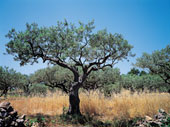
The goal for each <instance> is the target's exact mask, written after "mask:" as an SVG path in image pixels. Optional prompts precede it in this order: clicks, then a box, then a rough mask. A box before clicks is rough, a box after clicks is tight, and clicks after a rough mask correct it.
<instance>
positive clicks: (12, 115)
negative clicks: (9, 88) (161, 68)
mask: <svg viewBox="0 0 170 127" xmlns="http://www.w3.org/2000/svg"><path fill="white" fill-rule="evenodd" d="M25 121H26V116H25V115H22V116H20V117H19V116H18V113H17V111H15V110H14V109H13V107H12V106H11V105H10V103H9V102H2V103H0V127H26V126H25V125H24V123H25Z"/></svg>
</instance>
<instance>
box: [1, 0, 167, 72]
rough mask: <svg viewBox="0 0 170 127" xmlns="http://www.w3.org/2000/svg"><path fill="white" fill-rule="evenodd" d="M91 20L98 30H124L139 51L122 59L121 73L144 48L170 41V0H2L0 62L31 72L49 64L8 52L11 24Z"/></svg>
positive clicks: (22, 26) (20, 27) (17, 26)
mask: <svg viewBox="0 0 170 127" xmlns="http://www.w3.org/2000/svg"><path fill="white" fill-rule="evenodd" d="M64 19H67V20H68V21H69V22H73V23H77V22H78V21H82V22H84V23H87V22H88V21H91V20H92V19H94V20H95V25H96V30H100V29H104V28H107V30H108V31H109V32H111V33H121V34H122V35H123V36H124V38H125V39H126V40H128V42H129V43H130V44H132V45H133V46H134V48H133V50H132V52H133V53H135V54H136V56H135V57H134V58H130V61H129V62H126V61H123V62H120V63H119V64H118V65H116V67H119V68H120V70H121V73H127V72H128V71H129V70H130V68H132V65H131V64H132V63H135V59H136V58H137V57H140V56H141V55H142V53H143V52H147V53H152V51H154V50H159V49H162V48H165V46H166V45H168V44H170V0H0V66H8V67H10V68H14V69H15V70H16V71H19V72H22V73H24V74H30V73H33V72H34V71H36V70H37V69H40V68H44V67H46V64H42V63H41V62H40V63H39V64H35V65H33V66H32V65H26V66H23V67H20V65H19V62H16V61H14V60H13V57H12V56H10V55H3V53H5V44H6V43H7V42H8V39H7V38H5V35H6V34H7V33H8V31H9V30H10V29H11V28H15V29H16V30H24V29H25V24H26V23H27V22H28V23H32V22H36V23H38V24H39V25H40V26H51V25H56V23H57V21H63V20H64Z"/></svg>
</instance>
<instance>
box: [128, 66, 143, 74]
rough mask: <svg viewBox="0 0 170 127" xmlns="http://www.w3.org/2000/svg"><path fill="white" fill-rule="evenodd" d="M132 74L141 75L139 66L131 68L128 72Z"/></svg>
mask: <svg viewBox="0 0 170 127" xmlns="http://www.w3.org/2000/svg"><path fill="white" fill-rule="evenodd" d="M128 74H130V75H139V74H140V71H139V69H137V68H131V70H130V71H129V72H128Z"/></svg>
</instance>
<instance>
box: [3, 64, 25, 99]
mask: <svg viewBox="0 0 170 127" xmlns="http://www.w3.org/2000/svg"><path fill="white" fill-rule="evenodd" d="M22 79H23V75H22V74H21V73H18V72H16V71H15V70H14V69H9V68H8V67H0V91H1V93H0V96H3V95H4V96H6V95H7V93H8V91H9V90H12V89H16V88H19V87H21V86H24V85H25V80H24V82H23V80H22Z"/></svg>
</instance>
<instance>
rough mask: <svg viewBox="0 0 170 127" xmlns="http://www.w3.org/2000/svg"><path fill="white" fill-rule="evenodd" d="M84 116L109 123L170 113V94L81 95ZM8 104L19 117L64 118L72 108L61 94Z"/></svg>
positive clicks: (21, 98)
mask: <svg viewBox="0 0 170 127" xmlns="http://www.w3.org/2000/svg"><path fill="white" fill-rule="evenodd" d="M80 100H81V104H80V105H81V112H83V113H89V114H90V115H99V116H100V117H103V118H106V119H114V118H126V119H127V118H134V117H142V116H145V115H149V116H153V115H154V114H156V113H157V111H158V109H160V108H163V109H164V110H166V111H167V112H168V111H170V94H168V93H139V94H138V93H134V94H131V93H130V92H129V91H126V90H123V91H122V92H121V93H120V94H113V95H112V96H111V97H109V98H106V97H104V95H103V94H101V93H99V92H97V91H93V92H90V93H80ZM8 101H10V102H11V104H12V105H13V106H14V108H15V109H16V110H17V111H19V113H22V114H27V115H34V114H37V113H43V114H46V115H56V114H62V112H63V107H68V96H67V95H64V94H62V93H61V92H58V93H55V94H49V95H48V96H47V97H28V98H26V97H18V98H9V99H8Z"/></svg>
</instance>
